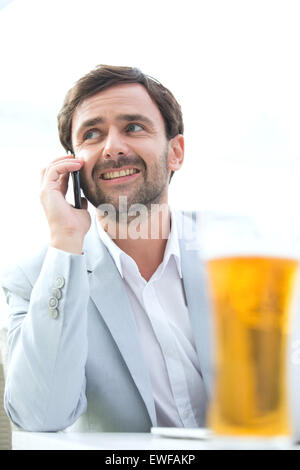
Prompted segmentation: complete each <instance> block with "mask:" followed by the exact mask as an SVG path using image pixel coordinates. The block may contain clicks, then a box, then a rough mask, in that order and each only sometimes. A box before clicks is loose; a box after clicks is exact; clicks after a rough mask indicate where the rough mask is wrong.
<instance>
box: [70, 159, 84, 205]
mask: <svg viewBox="0 0 300 470" xmlns="http://www.w3.org/2000/svg"><path fill="white" fill-rule="evenodd" d="M72 155H73V157H74V158H75V155H74V154H72ZM71 174H72V179H73V190H74V207H75V209H82V205H81V191H80V177H79V171H78V170H77V171H72V173H71Z"/></svg>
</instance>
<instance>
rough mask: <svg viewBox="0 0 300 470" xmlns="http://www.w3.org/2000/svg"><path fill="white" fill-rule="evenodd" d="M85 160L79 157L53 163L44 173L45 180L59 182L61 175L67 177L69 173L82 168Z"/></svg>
mask: <svg viewBox="0 0 300 470" xmlns="http://www.w3.org/2000/svg"><path fill="white" fill-rule="evenodd" d="M82 165H83V162H82V161H81V160H78V159H76V160H75V159H72V160H62V161H60V162H57V163H55V164H53V165H50V166H49V167H48V168H47V170H46V172H45V175H44V180H45V182H48V183H49V182H57V181H58V180H59V179H60V177H62V176H65V177H67V175H68V173H70V172H73V171H77V170H80V168H81V167H82Z"/></svg>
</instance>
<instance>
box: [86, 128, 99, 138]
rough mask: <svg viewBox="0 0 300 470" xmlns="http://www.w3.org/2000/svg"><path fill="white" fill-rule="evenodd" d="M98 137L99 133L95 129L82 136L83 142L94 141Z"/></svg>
mask: <svg viewBox="0 0 300 470" xmlns="http://www.w3.org/2000/svg"><path fill="white" fill-rule="evenodd" d="M99 135H100V132H99V131H98V130H97V129H91V130H90V131H88V132H87V133H86V134H84V137H83V140H88V139H95V138H96V137H99Z"/></svg>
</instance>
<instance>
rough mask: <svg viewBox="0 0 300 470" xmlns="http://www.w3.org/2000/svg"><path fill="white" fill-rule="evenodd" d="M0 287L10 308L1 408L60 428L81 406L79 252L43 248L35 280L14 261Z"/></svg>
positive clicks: (83, 292)
mask: <svg viewBox="0 0 300 470" xmlns="http://www.w3.org/2000/svg"><path fill="white" fill-rule="evenodd" d="M27 271H28V273H29V272H30V271H29V270H27ZM2 287H3V289H4V292H5V295H6V299H7V302H8V304H9V307H10V308H9V310H10V319H9V328H8V366H7V376H6V387H5V396H4V406H5V409H6V412H7V414H8V415H9V417H10V419H11V420H12V421H13V422H14V423H15V424H16V425H17V426H19V427H21V428H23V429H26V430H29V431H58V430H61V429H64V428H66V427H68V426H70V425H71V424H73V423H74V421H76V419H77V418H78V417H79V416H80V415H81V414H82V413H83V412H84V411H85V410H86V405H87V403H86V396H85V363H86V358H87V348H88V347H87V304H88V300H89V284H88V274H87V271H86V263H85V255H84V254H83V255H74V254H71V253H67V252H65V251H61V250H58V249H55V248H52V247H49V248H48V250H47V252H46V256H45V257H44V260H43V262H42V264H41V269H40V272H39V274H38V276H37V277H36V279H35V282H33V283H32V280H30V276H29V275H28V274H26V269H24V267H21V266H20V265H18V266H17V267H15V268H14V269H12V270H8V271H7V272H6V274H5V275H4V276H3V279H2Z"/></svg>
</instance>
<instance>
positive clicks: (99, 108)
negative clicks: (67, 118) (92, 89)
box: [72, 83, 163, 131]
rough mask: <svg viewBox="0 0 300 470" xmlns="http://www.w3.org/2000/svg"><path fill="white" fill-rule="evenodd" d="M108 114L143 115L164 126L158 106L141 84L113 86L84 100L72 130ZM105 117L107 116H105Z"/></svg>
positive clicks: (79, 107)
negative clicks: (91, 118) (92, 118)
mask: <svg viewBox="0 0 300 470" xmlns="http://www.w3.org/2000/svg"><path fill="white" fill-rule="evenodd" d="M105 112H107V113H108V114H110V113H118V114H119V113H120V112H127V113H128V114H130V113H135V114H137V113H140V114H141V113H142V114H144V115H145V114H146V115H148V116H149V118H151V119H152V120H153V121H158V122H159V121H160V123H161V124H162V125H163V118H162V115H161V113H160V111H159V109H158V106H157V104H156V103H155V102H154V101H153V100H152V98H151V97H150V95H149V94H148V92H147V90H146V88H145V87H144V86H143V85H141V84H140V83H123V84H118V85H113V86H112V87H109V88H107V89H105V90H102V91H100V92H99V93H97V94H95V95H93V96H90V97H88V98H86V99H85V100H83V101H82V102H81V103H80V104H79V105H78V106H77V108H76V109H75V112H74V115H73V119H72V128H73V131H74V130H75V128H76V127H77V126H78V125H80V123H81V122H82V121H84V120H86V119H88V118H90V117H96V116H98V115H99V114H101V115H102V114H103V113H105ZM104 117H105V116H104Z"/></svg>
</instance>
